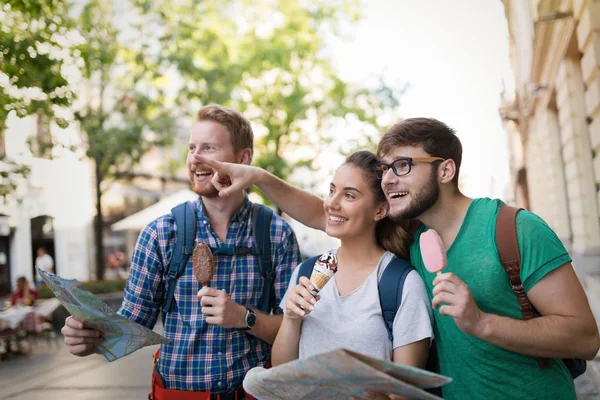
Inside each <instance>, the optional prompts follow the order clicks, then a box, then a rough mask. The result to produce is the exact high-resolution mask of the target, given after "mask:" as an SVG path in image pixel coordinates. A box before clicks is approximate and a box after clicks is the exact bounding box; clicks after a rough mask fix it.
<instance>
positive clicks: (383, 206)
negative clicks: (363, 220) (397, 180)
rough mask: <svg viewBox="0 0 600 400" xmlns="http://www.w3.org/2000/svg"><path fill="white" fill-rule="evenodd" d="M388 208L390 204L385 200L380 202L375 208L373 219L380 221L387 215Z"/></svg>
mask: <svg viewBox="0 0 600 400" xmlns="http://www.w3.org/2000/svg"><path fill="white" fill-rule="evenodd" d="M389 209H390V205H389V204H388V202H387V201H384V202H382V203H380V204H379V205H378V206H377V209H376V210H375V221H381V220H382V219H384V218H385V217H387V214H388V210H389Z"/></svg>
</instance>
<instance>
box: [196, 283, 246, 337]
mask: <svg viewBox="0 0 600 400" xmlns="http://www.w3.org/2000/svg"><path fill="white" fill-rule="evenodd" d="M198 299H200V304H201V305H202V314H204V316H205V317H206V323H207V324H211V325H219V326H220V327H222V328H229V329H231V328H238V329H239V328H243V327H244V318H245V316H246V307H244V306H241V305H239V304H238V303H236V302H235V301H234V300H233V299H232V298H231V296H229V295H228V294H227V292H225V291H224V290H217V289H213V288H209V287H203V288H202V289H200V290H199V291H198Z"/></svg>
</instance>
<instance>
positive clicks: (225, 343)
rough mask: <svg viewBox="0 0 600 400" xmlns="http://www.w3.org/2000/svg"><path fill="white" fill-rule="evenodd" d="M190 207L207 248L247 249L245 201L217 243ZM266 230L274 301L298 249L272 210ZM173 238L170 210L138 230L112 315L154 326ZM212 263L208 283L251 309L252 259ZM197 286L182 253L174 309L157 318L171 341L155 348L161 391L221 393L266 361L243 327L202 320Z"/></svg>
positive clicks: (256, 283)
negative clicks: (162, 318)
mask: <svg viewBox="0 0 600 400" xmlns="http://www.w3.org/2000/svg"><path fill="white" fill-rule="evenodd" d="M193 205H194V207H195V208H196V215H197V223H198V229H197V232H196V241H197V242H204V243H207V244H208V245H209V246H210V247H223V246H227V247H229V246H233V245H236V244H237V245H241V246H248V247H251V246H253V244H254V238H253V237H252V232H251V226H252V224H251V218H250V210H251V204H250V202H249V201H248V199H247V198H246V199H245V201H244V203H243V205H242V207H241V208H240V209H239V210H238V211H237V213H236V214H235V215H234V216H233V218H232V220H231V223H230V225H229V230H228V231H227V240H226V241H225V243H223V242H222V241H221V240H220V239H219V237H218V236H217V235H216V234H215V233H214V232H213V230H212V229H211V227H210V222H209V221H208V218H207V217H206V214H205V213H204V207H203V205H202V201H201V198H199V199H198V200H196V201H195V202H193ZM270 233H271V255H272V257H273V261H274V263H275V264H274V265H275V266H276V273H277V275H276V279H275V295H276V300H277V303H276V304H279V303H280V302H281V299H282V298H283V296H284V294H285V292H286V289H287V285H288V282H289V280H290V278H291V275H292V272H293V271H294V268H295V267H296V265H297V264H298V263H299V261H300V252H299V249H298V243H297V241H296V237H295V235H294V232H293V231H292V229H291V228H290V226H289V225H288V224H287V222H285V221H284V220H283V219H282V218H280V217H279V216H277V215H273V219H272V221H271V226H270ZM175 239H176V235H175V219H174V218H173V216H172V215H171V214H168V215H165V216H162V217H160V218H158V219H156V220H155V221H153V222H151V223H150V224H148V226H146V228H144V230H143V231H142V233H141V234H140V236H139V238H138V242H137V245H136V247H135V251H134V253H133V258H132V265H131V275H130V277H129V280H128V281H127V286H126V288H125V295H124V300H123V305H122V306H121V309H120V310H119V314H120V315H122V316H124V317H126V318H129V319H131V320H133V321H135V322H138V323H140V324H142V325H144V326H146V327H148V328H150V329H152V328H153V327H154V324H155V323H156V320H157V318H158V315H159V312H160V309H161V304H162V301H163V292H164V279H163V271H164V270H165V267H166V266H167V265H168V264H169V261H170V260H171V256H172V253H173V245H174V243H175ZM215 261H216V269H215V274H214V276H213V278H212V280H211V282H210V283H209V286H210V287H213V288H219V289H224V290H225V291H226V292H227V293H228V294H229V295H231V297H232V298H233V299H234V300H235V301H236V302H237V303H238V304H241V305H243V306H246V307H254V308H256V307H257V306H258V301H259V299H260V296H261V293H262V290H263V285H264V282H263V281H264V280H263V278H262V276H261V275H260V271H259V268H258V258H257V257H256V256H252V255H247V256H246V255H245V256H215ZM198 290H200V284H199V283H198V282H196V279H195V278H194V274H193V268H192V261H191V258H190V261H189V263H188V266H187V268H186V270H185V273H184V274H183V275H182V276H181V277H180V278H179V280H178V282H177V288H176V289H175V300H176V302H177V310H175V311H173V312H170V313H168V314H167V316H166V319H165V324H164V335H165V336H166V337H167V338H169V339H171V340H172V342H171V343H168V344H163V345H162V346H161V349H160V357H159V360H158V364H157V366H158V370H159V372H160V373H161V375H162V377H163V378H164V380H165V385H166V388H167V389H175V390H191V391H201V392H223V391H227V390H230V389H233V388H236V387H239V386H240V385H241V384H242V381H243V379H244V376H245V374H246V372H248V370H249V369H250V368H253V367H255V366H259V365H260V366H262V365H264V364H265V363H266V361H267V360H268V359H269V357H270V354H271V346H270V345H268V344H267V343H265V342H263V341H262V340H260V339H258V338H256V337H254V336H252V335H250V334H249V333H247V332H245V331H243V330H240V329H225V328H221V327H219V326H217V325H209V324H207V323H206V320H205V317H204V316H203V315H202V313H201V308H202V307H201V306H200V300H198V297H197V296H196V295H197V292H198ZM277 312H278V313H281V312H282V310H281V309H278V310H277Z"/></svg>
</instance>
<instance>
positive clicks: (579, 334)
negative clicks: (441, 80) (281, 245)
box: [202, 118, 600, 400]
mask: <svg viewBox="0 0 600 400" xmlns="http://www.w3.org/2000/svg"><path fill="white" fill-rule="evenodd" d="M377 153H378V156H379V158H380V160H381V164H380V166H379V167H378V171H377V173H378V174H379V176H380V177H381V179H382V181H381V184H382V187H383V190H384V192H385V193H386V196H387V198H388V201H389V205H390V210H389V214H388V215H391V216H392V217H394V218H395V219H397V220H398V221H406V220H409V219H417V218H418V219H419V221H421V225H420V226H419V228H418V230H417V231H416V234H415V241H414V242H413V245H412V247H411V261H412V263H413V264H414V266H415V268H416V269H417V271H418V272H419V273H420V274H421V276H422V277H423V279H424V281H425V283H426V285H427V286H428V289H429V293H430V296H431V298H432V304H433V307H434V308H435V313H434V315H435V323H436V326H435V335H436V343H437V350H438V355H439V360H440V372H441V373H442V374H444V375H447V376H450V377H452V379H453V381H452V382H451V383H449V384H448V385H445V386H444V387H443V388H442V392H443V396H444V398H446V399H460V400H462V399H486V400H490V399H506V398H509V399H514V398H524V399H575V398H576V396H575V390H574V386H573V380H572V379H571V376H570V374H569V372H568V370H567V369H566V367H565V366H564V364H563V363H562V362H561V361H560V360H558V359H560V358H583V359H588V360H590V359H592V358H594V356H595V355H596V353H597V352H598V348H599V347H600V337H599V335H598V328H597V325H596V321H595V320H594V316H593V314H592V312H591V310H590V307H589V304H588V300H587V298H586V295H585V293H584V291H583V289H582V287H581V284H580V283H579V280H578V279H577V276H576V275H575V272H574V270H573V267H572V265H571V258H570V257H569V255H568V254H567V251H566V250H565V248H564V246H563V244H562V243H561V242H560V240H559V239H558V237H557V236H556V234H555V233H554V232H553V231H552V229H550V227H549V226H548V225H547V224H546V223H545V222H544V221H543V220H542V219H541V218H539V217H538V216H536V215H535V214H533V213H531V212H528V211H521V212H520V213H519V214H518V215H517V235H518V242H519V249H520V253H521V281H522V282H523V285H524V287H525V290H526V292H527V296H528V297H529V300H530V301H531V303H532V304H533V306H534V307H535V309H536V310H537V311H538V312H539V314H540V315H539V317H538V318H533V319H530V320H527V321H524V320H523V318H522V314H521V310H520V308H519V304H518V301H517V297H516V296H515V294H514V292H513V291H512V289H511V287H510V285H509V282H508V277H507V275H506V272H505V271H504V269H503V267H502V265H501V263H500V259H499V255H498V251H497V248H496V242H495V226H496V215H497V213H498V210H499V208H500V206H501V205H502V202H501V201H499V200H492V199H487V198H481V199H471V198H468V197H466V196H464V195H463V194H462V193H461V192H460V190H459V188H458V177H459V170H460V164H461V159H462V145H461V143H460V140H459V139H458V137H457V136H456V134H455V132H454V131H453V130H452V129H451V128H449V127H448V126H447V125H446V124H444V123H442V122H440V121H437V120H435V119H429V118H412V119H407V120H404V121H402V122H400V123H398V124H396V125H394V126H393V127H392V128H390V129H389V130H388V131H387V132H386V133H385V135H384V136H383V138H382V139H381V141H380V143H379V146H378V148H377ZM202 161H203V162H204V161H206V163H207V164H209V165H211V166H212V167H213V168H215V169H216V170H217V171H218V173H217V174H215V178H214V183H215V186H217V187H218V188H219V189H220V190H221V192H220V195H222V196H226V195H228V193H229V192H235V191H237V190H240V188H245V187H249V186H250V185H252V184H256V185H257V186H258V187H259V188H260V189H261V191H262V192H263V193H265V194H266V195H267V196H268V197H269V198H270V199H271V200H273V202H274V203H275V204H277V205H278V206H279V207H280V208H281V209H282V210H283V211H284V212H286V213H287V214H289V215H290V216H292V217H293V218H295V219H296V220H298V221H300V222H302V223H304V224H306V225H308V226H310V227H313V228H316V229H322V230H323V229H324V224H325V218H324V214H323V208H322V200H321V199H319V198H318V197H316V196H313V195H311V194H309V193H307V192H304V191H302V190H300V189H297V188H294V187H293V186H291V185H289V184H287V183H286V182H284V181H282V180H280V179H278V178H276V177H274V176H273V175H271V174H269V173H268V172H266V171H264V170H262V169H259V168H256V167H248V166H238V165H230V164H221V163H214V162H213V163H211V162H209V160H202ZM427 229H435V230H436V231H437V232H438V234H439V235H440V237H441V238H442V241H443V243H444V245H445V248H446V253H447V257H448V267H447V268H446V269H445V270H444V273H443V274H441V275H439V276H435V274H431V273H429V272H428V271H427V270H426V269H425V266H424V264H423V260H422V257H421V253H420V249H419V246H418V243H419V240H418V239H419V236H420V235H421V233H423V232H425V231H426V230H427ZM538 357H546V358H550V359H552V360H551V363H550V367H549V368H546V369H540V367H539V366H538V363H537V360H536V358H538ZM368 397H369V398H372V399H390V398H392V399H393V398H394V396H387V395H384V394H370V395H369V396H368Z"/></svg>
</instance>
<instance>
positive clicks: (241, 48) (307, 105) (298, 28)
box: [136, 0, 398, 179]
mask: <svg viewBox="0 0 600 400" xmlns="http://www.w3.org/2000/svg"><path fill="white" fill-rule="evenodd" d="M136 4H137V6H138V7H139V9H140V10H142V12H144V13H145V14H146V15H148V16H152V18H153V21H155V24H156V25H157V26H160V27H161V29H159V30H157V31H156V32H155V40H156V41H157V42H159V43H161V47H162V52H161V59H162V60H163V62H166V63H168V64H170V65H174V66H175V67H176V68H177V70H178V71H179V73H180V74H181V76H182V77H183V79H184V83H183V85H182V87H181V88H180V91H179V97H178V104H179V105H180V107H181V108H182V109H185V110H186V111H187V112H188V113H189V114H190V115H193V112H194V111H196V110H195V109H192V108H191V107H195V108H198V107H199V106H201V105H206V104H209V103H219V104H225V105H229V106H232V107H234V108H236V109H238V110H240V111H241V112H242V113H244V114H245V115H246V116H247V117H248V118H249V119H250V120H251V121H252V122H253V124H254V126H255V138H256V139H255V150H256V151H255V157H254V164H256V165H258V166H260V167H262V168H265V169H267V170H269V171H270V172H272V173H274V174H275V175H277V176H279V177H281V178H283V179H288V178H289V177H290V175H291V173H292V172H293V170H294V169H295V168H298V167H308V168H313V167H314V165H313V160H314V154H318V153H319V152H321V151H324V150H325V149H326V148H327V146H329V145H330V143H331V135H330V133H329V132H328V131H329V130H330V129H331V128H332V127H334V126H336V127H340V126H350V124H352V123H353V122H355V121H358V123H359V124H358V126H360V128H359V129H361V130H363V129H364V133H365V135H364V137H365V139H366V140H363V141H362V142H361V143H346V145H347V146H353V147H371V148H372V147H374V138H373V135H376V134H377V133H378V132H381V130H382V127H381V126H380V125H379V117H380V116H381V115H382V114H383V113H384V112H386V110H387V111H389V110H394V109H395V108H396V107H397V106H398V98H397V96H398V93H397V92H395V91H394V90H392V89H391V88H389V87H387V86H385V85H383V84H381V86H380V87H378V88H364V87H355V86H353V85H349V84H347V83H346V82H344V81H342V80H341V79H340V78H338V77H337V74H336V72H335V71H334V68H333V67H332V64H331V62H330V60H329V59H328V57H327V55H326V53H327V49H326V43H325V42H326V40H325V38H326V37H333V36H340V35H343V34H344V32H345V31H346V30H347V29H348V27H349V26H352V25H353V24H354V23H355V22H356V21H357V20H358V18H359V12H358V10H359V7H358V6H359V2H358V1H352V0H350V1H345V0H338V1H331V0H312V1H302V0H277V1H269V0H255V1H250V0H239V1H232V0H203V1H198V0H182V1H178V2H176V3H173V2H171V1H168V0H154V1H150V0H138V1H137V2H136ZM338 129H339V128H338ZM352 129H357V128H356V124H355V125H353V128H352ZM369 132H370V133H371V134H369ZM315 133H316V134H317V135H316V138H315V137H313V138H310V135H309V134H315ZM313 136H315V135H313ZM301 148H309V149H310V151H309V153H310V154H311V157H304V158H298V157H296V158H294V157H293V155H294V153H295V152H296V151H297V150H298V149H301ZM329 151H331V152H335V150H332V149H329Z"/></svg>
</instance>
